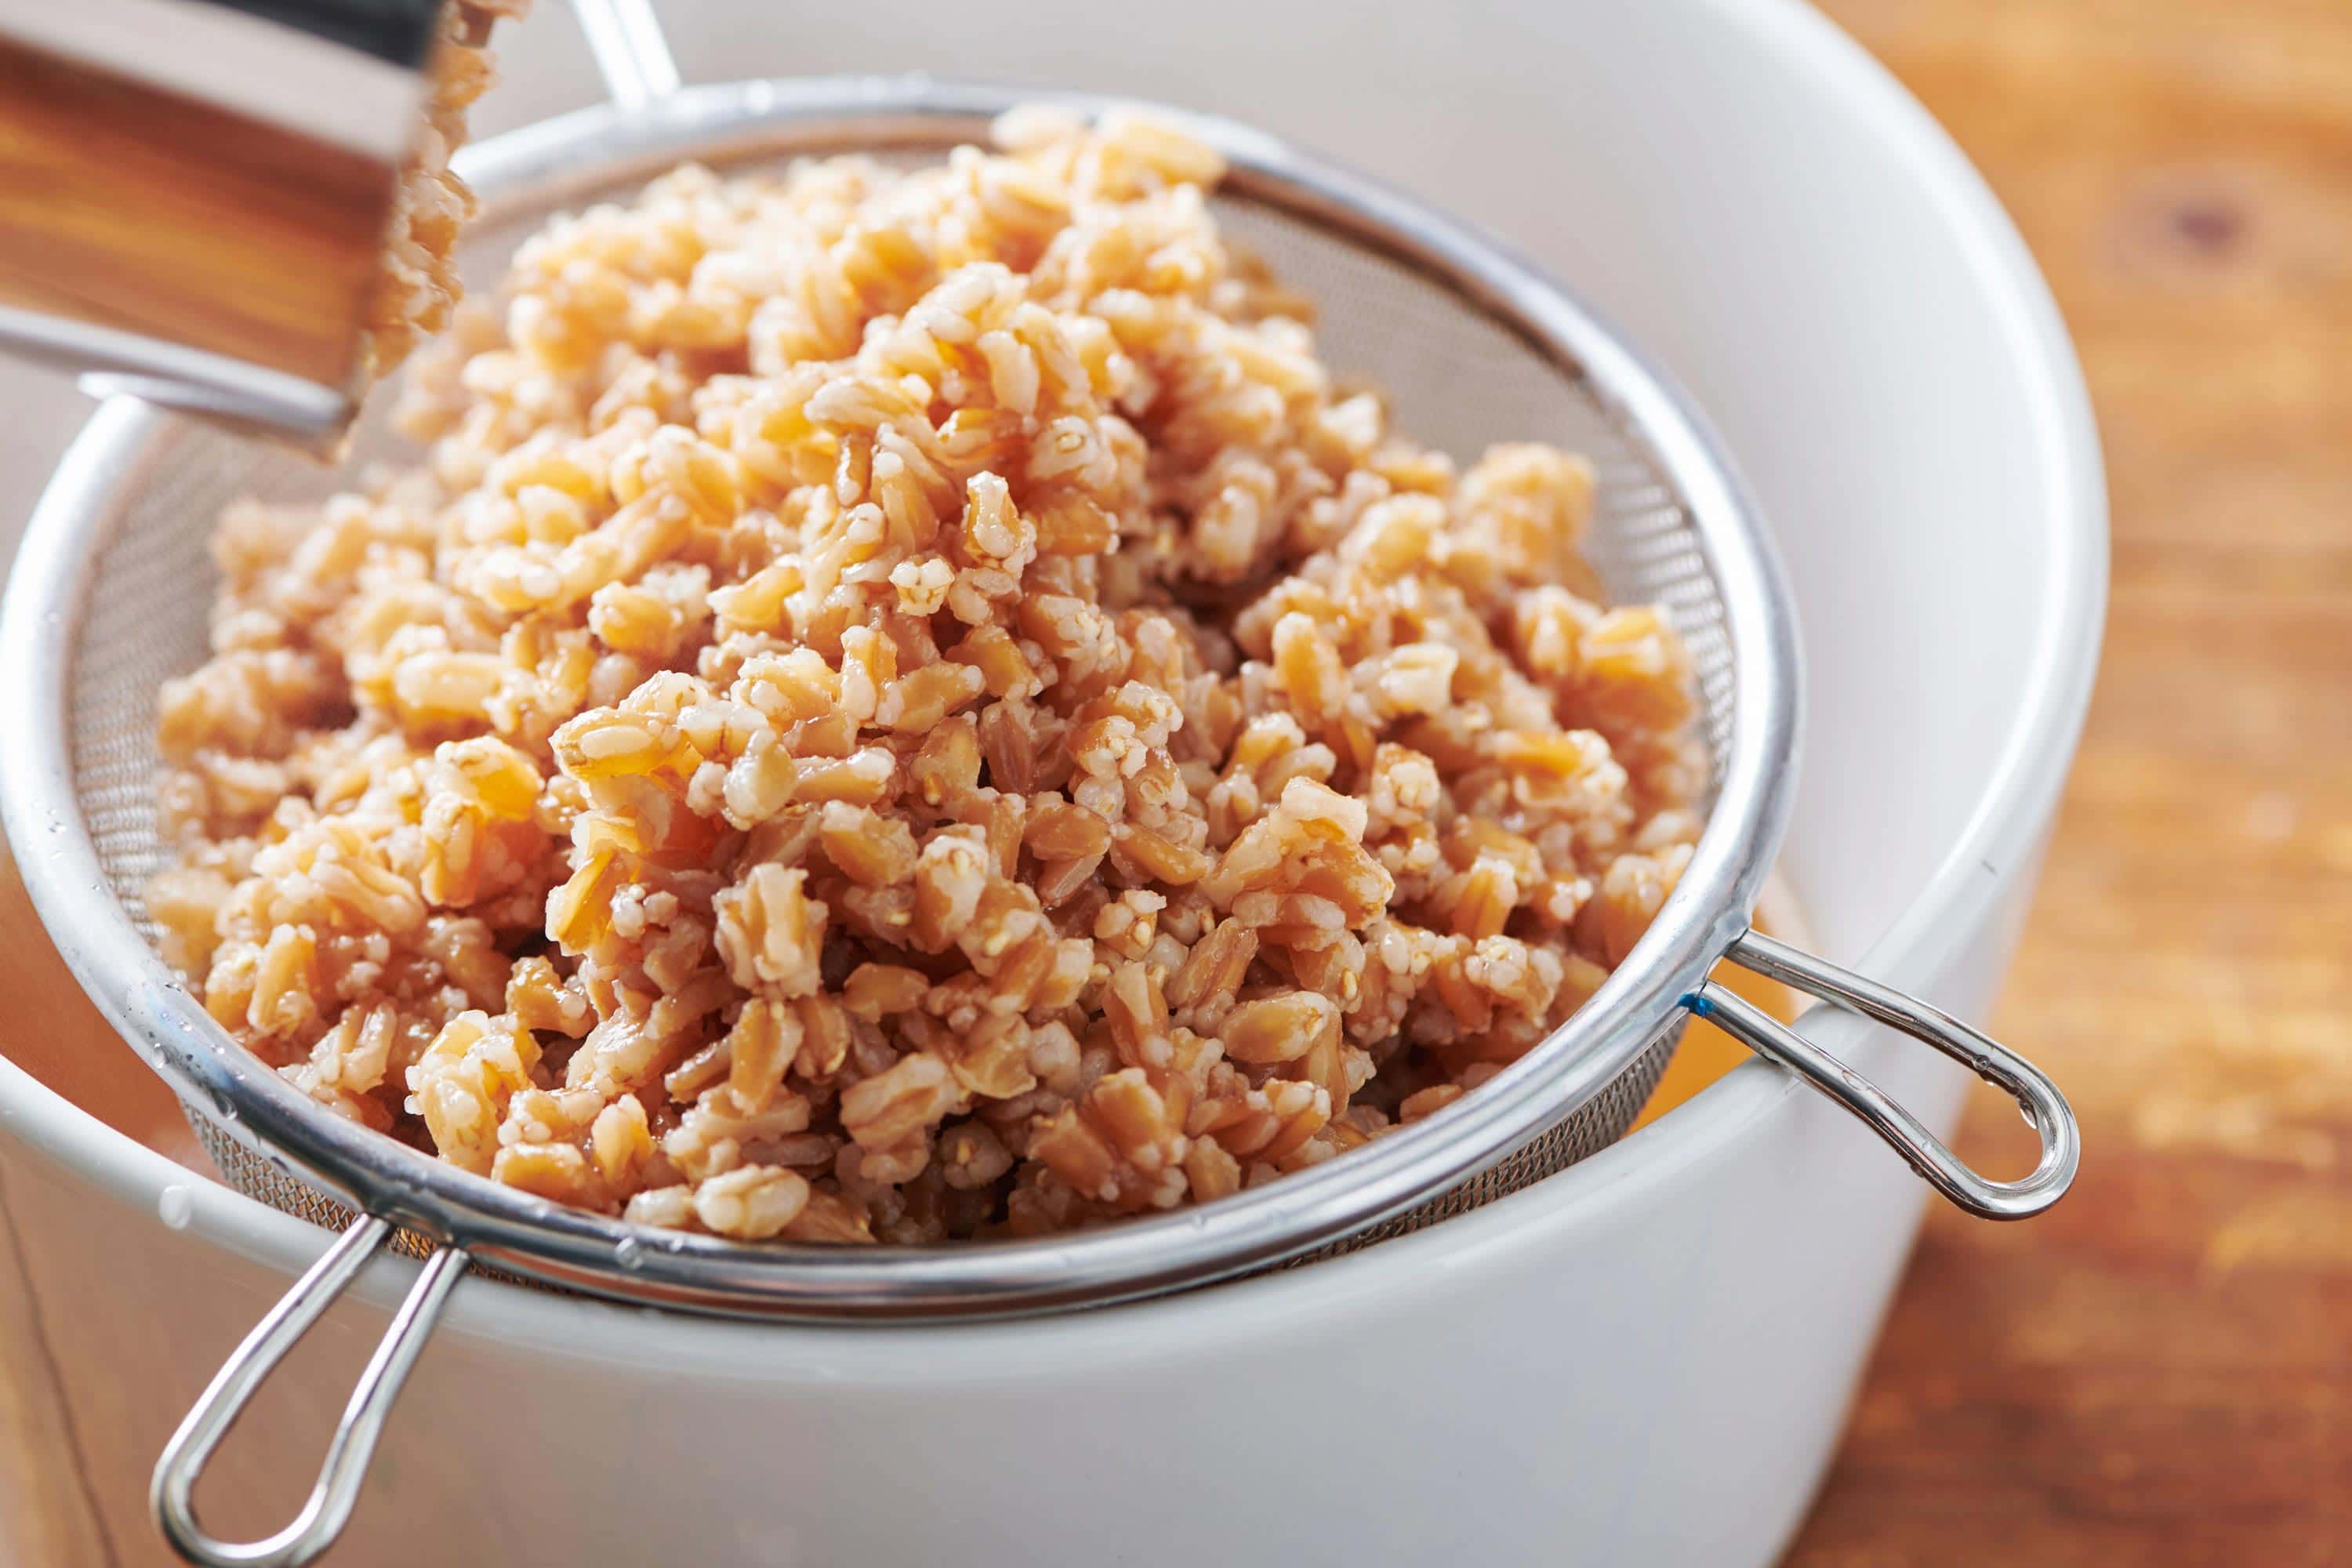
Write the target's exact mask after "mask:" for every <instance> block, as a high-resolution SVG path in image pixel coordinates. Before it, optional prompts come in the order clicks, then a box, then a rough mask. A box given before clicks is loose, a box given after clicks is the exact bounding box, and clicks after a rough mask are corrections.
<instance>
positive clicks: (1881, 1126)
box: [1685, 931, 2083, 1219]
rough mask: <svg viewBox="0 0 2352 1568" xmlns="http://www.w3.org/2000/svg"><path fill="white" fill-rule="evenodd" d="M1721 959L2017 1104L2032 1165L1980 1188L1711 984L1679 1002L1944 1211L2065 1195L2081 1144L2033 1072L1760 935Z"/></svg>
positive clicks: (1849, 1075)
mask: <svg viewBox="0 0 2352 1568" xmlns="http://www.w3.org/2000/svg"><path fill="white" fill-rule="evenodd" d="M1725 956H1726V957H1727V958H1729V959H1730V960H1731V961H1732V962H1733V963H1738V964H1739V965H1741V966H1743V967H1745V968H1748V969H1751V970H1754V971H1755V972H1756V973H1759V974H1762V975H1766V976H1769V978H1771V979H1774V980H1778V981H1780V983H1781V984H1784V985H1790V986H1793V987H1794V988H1796V989H1797V990H1799V991H1802V992H1804V993H1805V994H1807V995H1810V996H1818V997H1820V998H1821V999H1822V1001H1824V1002H1828V1003H1831V1004H1832V1005H1836V1006H1840V1007H1843V1008H1846V1009H1848V1010H1849V1011H1852V1012H1856V1013H1860V1014H1862V1015H1864V1016H1865V1017H1870V1018H1874V1019H1876V1020H1877V1021H1878V1022H1879V1023H1882V1024H1884V1025H1885V1026H1887V1027H1888V1028H1890V1029H1897V1030H1900V1031H1901V1032H1903V1033H1904V1034H1906V1035H1908V1036H1910V1037H1912V1038H1913V1039H1915V1040H1920V1041H1924V1042H1925V1043H1927V1044H1928V1045H1931V1046H1933V1047H1936V1048H1937V1050H1939V1051H1941V1052H1943V1053H1944V1054H1945V1055H1946V1056H1948V1057H1949V1058H1952V1059H1953V1060H1954V1061H1956V1062H1958V1063H1960V1064H1961V1065H1962V1066H1963V1067H1966V1068H1969V1071H1971V1072H1973V1073H1975V1074H1976V1075H1977V1076H1978V1077H1979V1078H1980V1079H1984V1080H1985V1081H1986V1082H1987V1083H1990V1084H1993V1085H1995V1086H1997V1087H1999V1088H2000V1089H2004V1090H2006V1091H2007V1092H2008V1093H2009V1095H2010V1097H2011V1099H2013V1100H2016V1101H2017V1103H2018V1108H2019V1109H2020V1110H2023V1111H2024V1113H2025V1121H2026V1125H2027V1126H2029V1127H2032V1129H2033V1130H2034V1131H2035V1132H2036V1133H2038V1134H2039V1135H2040V1137H2041V1140H2042V1156H2041V1159H2040V1160H2039V1162H2037V1163H2036V1164H2035V1165H2034V1167H2033V1170H2032V1173H2029V1174H2027V1175H2025V1176H2022V1177H2020V1178H2019V1179H2018V1180H2016V1181H2014V1182H1995V1181H1989V1180H1987V1179H1986V1178H1985V1177H1983V1176H1980V1175H1979V1174H1978V1173H1976V1172H1975V1171H1972V1170H1970V1169H1969V1167H1968V1166H1967V1165H1966V1164H1965V1163H1962V1162H1961V1160H1960V1158H1959V1157H1958V1155H1956V1154H1954V1153H1953V1152H1951V1150H1949V1149H1948V1148H1947V1147H1945V1145H1944V1142H1943V1140H1942V1139H1940V1138H1937V1136H1936V1135H1935V1134H1934V1133H1932V1132H1930V1131H1927V1128H1926V1127H1925V1126H1923V1125H1922V1124H1921V1123H1920V1121H1919V1119H1918V1118H1917V1117H1916V1116H1913V1115H1912V1114H1911V1113H1910V1112H1909V1111H1908V1110H1905V1109H1904V1108H1903V1107H1902V1106H1901V1105H1899V1104H1897V1103H1895V1101H1894V1100H1890V1099H1888V1098H1887V1096H1886V1095H1885V1093H1884V1092H1883V1091H1882V1090H1881V1089H1879V1088H1878V1086H1877V1085H1876V1084H1874V1083H1872V1082H1871V1081H1870V1080H1869V1079H1866V1078H1864V1077H1863V1076H1862V1075H1861V1074H1860V1073H1858V1072H1856V1071H1854V1070H1853V1068H1850V1067H1847V1066H1846V1065H1845V1064H1844V1063H1843V1062H1841V1061H1839V1060H1838V1059H1837V1058H1835V1057H1832V1056H1831V1055H1830V1054H1829V1053H1828V1052H1827V1051H1824V1050H1822V1048H1821V1047H1819V1046H1816V1045H1814V1044H1813V1043H1812V1042H1811V1041H1810V1040H1808V1039H1806V1038H1805V1037H1804V1036H1802V1035H1801V1034H1799V1033H1798V1032H1797V1031H1796V1030H1794V1029H1792V1028H1790V1027H1789V1026H1787V1025H1785V1024H1783V1023H1781V1022H1780V1020H1779V1019H1777V1018H1775V1017H1773V1016H1771V1015H1770V1014H1769V1013H1766V1012H1765V1011H1763V1009H1761V1008H1759V1007H1758V1006H1756V1005H1754V1004H1752V1003H1749V1002H1748V1001H1746V1000H1744V999H1742V998H1741V997H1740V996H1739V995H1738V994H1736V993H1734V992H1732V991H1730V990H1729V989H1727V988H1726V987H1725V986H1723V985H1720V984H1717V983H1716V982H1714V981H1711V980H1710V981H1709V982H1707V983H1706V984H1705V985H1703V986H1701V987H1700V988H1699V990H1698V992H1697V994H1696V995H1694V996H1691V997H1689V998H1687V999H1686V1000H1685V1005H1686V1006H1688V1007H1689V1008H1690V1010H1691V1011H1692V1012H1693V1013H1695V1014H1696V1015H1697V1016H1700V1017H1702V1018H1706V1019H1708V1020H1710V1021H1712V1022H1713V1023H1715V1024H1716V1025H1717V1026H1719V1027H1721V1028H1723V1029H1725V1030H1726V1031H1727V1032H1728V1033H1730V1034H1731V1035H1733V1036H1735V1037H1737V1038H1738V1040H1739V1041H1740V1042H1741V1043H1742V1044H1744V1045H1746V1046H1747V1047H1748V1048H1749V1049H1750V1050H1753V1051H1754V1052H1756V1053H1757V1055H1759V1056H1761V1057H1764V1058H1767V1059H1769V1060H1771V1061H1775V1062H1778V1063H1780V1065H1781V1066H1782V1067H1784V1068H1788V1069H1789V1070H1790V1071H1791V1072H1793V1073H1795V1074H1796V1075H1797V1076H1798V1077H1800V1078H1801V1079H1804V1080H1805V1081H1806V1082H1807V1083H1808V1084H1810V1085H1811V1086H1812V1087H1813V1088H1814V1089H1819V1090H1820V1091H1821V1092H1822V1093H1823V1094H1825V1095H1827V1096H1829V1097H1830V1098H1831V1099H1832V1100H1836V1101H1837V1102H1838V1103H1839V1104H1840V1105H1843V1106H1844V1107H1845V1108H1846V1109H1847V1110H1850V1111H1852V1112H1853V1114H1854V1115H1855V1116H1857V1117H1859V1118H1861V1119H1862V1121H1864V1123H1866V1124H1867V1125H1868V1126H1869V1127H1870V1129H1871V1131H1874V1132H1876V1133H1877V1134H1878V1135H1879V1136H1880V1137H1881V1138H1883V1139H1885V1141H1886V1142H1887V1143H1888V1144H1889V1145H1890V1146H1892V1147H1893V1148H1894V1150H1895V1152H1897V1153H1899V1154H1901V1155H1902V1156H1903V1157H1904V1159H1905V1160H1906V1161H1907V1162H1908V1163H1910V1166H1911V1168H1912V1169H1913V1170H1915V1171H1916V1172H1918V1173H1919V1174H1920V1175H1921V1176H1923V1177H1925V1178H1926V1179H1927V1182H1928V1184H1930V1185H1932V1186H1934V1187H1935V1189H1936V1190H1937V1192H1939V1193H1941V1194H1944V1195H1945V1196H1946V1197H1947V1198H1949V1199H1950V1200H1951V1201H1952V1202H1953V1203H1955V1204H1957V1205H1959V1206H1960V1207H1961V1208H1963V1209H1966V1210H1967V1211H1968V1212H1969V1213H1970V1214H1972V1215H1977V1216H1978V1217H1979V1218H1982V1219H2031V1218H2032V1216H2033V1215H2038V1214H2040V1213H2042V1211H2043V1210H2045V1209H2047V1208H2048V1207H2049V1206H2050V1205H2053V1204H2054V1203H2056V1202H2057V1201H2058V1200H2059V1199H2060V1198H2061V1197H2063V1196H2064V1195H2065V1193H2066V1188H2067V1186H2068V1184H2071V1183H2072V1182H2073V1181H2074V1172H2075V1168H2076V1167H2077V1166H2078V1165H2080V1164H2081V1163H2082V1158H2083V1147H2082V1136H2081V1131H2080V1129H2079V1128H2078V1127H2077V1126H2076V1125H2075V1121H2074V1110H2073V1109H2072V1108H2071V1107H2069V1106H2068V1105H2067V1103H2066V1097H2065V1096H2064V1095H2063V1094H2061V1093H2059V1092H2058V1086H2057V1085H2056V1084H2054V1083H2053V1082H2051V1081H2050V1077H2049V1075H2048V1074H2046V1073H2044V1072H2043V1071H2042V1069H2041V1068H2037V1067H2035V1066H2034V1065H2033V1064H2032V1062H2029V1061H2027V1060H2026V1059H2025V1058H2022V1057H2021V1056H2019V1055H2017V1054H2016V1053H2015V1052H2014V1051H2011V1050H2010V1049H2009V1048H2008V1047H2006V1046H2003V1045H2001V1044H2000V1043H1999V1042H1997V1041H1995V1040H1993V1039H1992V1038H1990V1037H1988V1036H1986V1035H1984V1034H1982V1033H1981V1032H1979V1031H1978V1030H1976V1029H1974V1028H1971V1027H1969V1026H1968V1025H1966V1024H1963V1023H1961V1022H1960V1021H1959V1020H1958V1018H1955V1017H1953V1016H1951V1015H1949V1014H1948V1013H1945V1012H1942V1011H1940V1010H1938V1009H1937V1008H1934V1007H1931V1006H1929V1005H1927V1004H1926V1003H1924V1002H1921V1001H1919V1000H1917V999H1916V998H1915V997H1911V996H1906V995H1905V994H1902V993H1901V992H1899V991H1891V990H1889V989H1887V988H1886V987H1885V986H1884V985H1881V984H1877V983H1876V982H1875V981H1873V980H1869V979H1866V978H1864V976H1862V975H1859V974H1856V973H1853V971H1852V970H1850V969H1842V968H1840V967H1839V966H1838V965H1836V964H1834V963H1829V962H1828V961H1827V960H1825V959H1820V958H1816V957H1814V956H1813V955H1812V954H1811V953H1809V952H1800V951H1798V950H1797V949H1796V948H1793V947H1790V945H1789V944H1788V943H1786V942H1775V941H1773V940H1772V939H1771V938H1770V937H1768V936H1765V935H1763V934H1761V933H1760V932H1757V931H1749V932H1748V933H1747V934H1746V935H1744V936H1742V937H1740V938H1739V939H1738V941H1737V942H1733V943H1732V944H1731V950H1730V952H1727V954H1725Z"/></svg>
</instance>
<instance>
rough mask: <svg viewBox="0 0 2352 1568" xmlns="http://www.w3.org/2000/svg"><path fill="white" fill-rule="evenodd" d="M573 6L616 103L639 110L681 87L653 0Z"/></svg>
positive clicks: (589, 1)
mask: <svg viewBox="0 0 2352 1568" xmlns="http://www.w3.org/2000/svg"><path fill="white" fill-rule="evenodd" d="M572 10H573V12H574V13H576V14H577V15H578V16H579V18H580V30H581V31H582V32H583V33H585V34H587V35H588V49H589V52H590V53H592V54H593V55H594V56H595V57H596V69H597V70H598V71H599V72H600V73H602V74H603V76H604V90H605V91H606V92H607V93H609V94H611V95H612V99H613V101H614V103H615V104H618V105H619V106H620V107H621V108H623V109H637V108H641V107H643V106H644V105H645V104H646V103H648V102H650V101H652V100H655V99H656V98H661V97H663V96H665V95H667V94H669V93H673V92H676V91H677V89H678V85H679V78H678V74H677V60H676V59H675V58H672V57H671V55H670V52H669V40H668V39H667V38H665V37H663V36H662V30H661V23H660V21H659V20H658V19H657V18H656V16H654V7H653V0H572Z"/></svg>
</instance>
